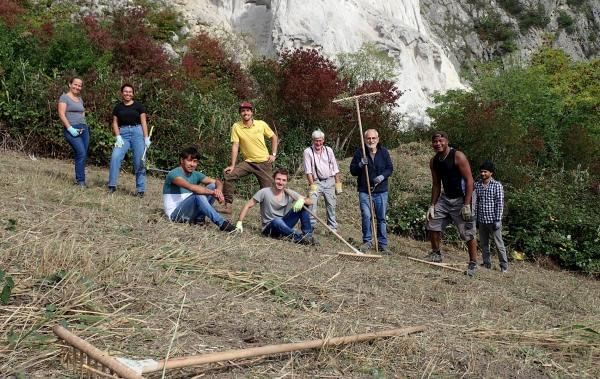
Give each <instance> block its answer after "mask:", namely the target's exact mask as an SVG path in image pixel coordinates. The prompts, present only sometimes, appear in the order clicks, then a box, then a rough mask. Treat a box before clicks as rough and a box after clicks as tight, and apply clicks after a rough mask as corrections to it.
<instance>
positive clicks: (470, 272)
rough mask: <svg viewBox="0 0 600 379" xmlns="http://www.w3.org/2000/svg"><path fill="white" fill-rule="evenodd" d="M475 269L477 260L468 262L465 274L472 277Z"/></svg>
mask: <svg viewBox="0 0 600 379" xmlns="http://www.w3.org/2000/svg"><path fill="white" fill-rule="evenodd" d="M476 271H477V262H473V261H471V262H469V266H467V272H466V274H467V276H469V277H471V278H472V277H474V276H475V272H476Z"/></svg>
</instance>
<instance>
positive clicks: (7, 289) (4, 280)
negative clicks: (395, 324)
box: [0, 270, 15, 305]
mask: <svg viewBox="0 0 600 379" xmlns="http://www.w3.org/2000/svg"><path fill="white" fill-rule="evenodd" d="M0 286H2V292H0V302H1V303H2V304H4V305H6V304H8V300H9V298H10V294H11V292H12V290H13V288H14V287H15V282H14V281H13V278H12V276H6V272H4V271H3V270H0Z"/></svg>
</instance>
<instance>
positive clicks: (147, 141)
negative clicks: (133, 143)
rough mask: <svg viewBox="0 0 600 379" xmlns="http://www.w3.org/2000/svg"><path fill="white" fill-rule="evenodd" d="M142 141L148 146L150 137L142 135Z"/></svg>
mask: <svg viewBox="0 0 600 379" xmlns="http://www.w3.org/2000/svg"><path fill="white" fill-rule="evenodd" d="M144 143H145V144H146V147H150V137H144Z"/></svg>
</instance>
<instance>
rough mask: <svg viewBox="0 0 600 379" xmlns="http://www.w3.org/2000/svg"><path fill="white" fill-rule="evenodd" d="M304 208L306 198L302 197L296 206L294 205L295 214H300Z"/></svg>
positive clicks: (295, 203)
mask: <svg viewBox="0 0 600 379" xmlns="http://www.w3.org/2000/svg"><path fill="white" fill-rule="evenodd" d="M303 206H304V198H303V197H301V198H299V199H298V200H296V201H295V202H294V205H292V209H293V210H294V212H300V211H301V210H302V207H303Z"/></svg>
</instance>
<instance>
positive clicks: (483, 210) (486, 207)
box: [475, 178, 504, 224]
mask: <svg viewBox="0 0 600 379" xmlns="http://www.w3.org/2000/svg"><path fill="white" fill-rule="evenodd" d="M475 193H476V196H477V211H476V212H477V222H479V223H480V224H493V223H495V222H499V221H501V220H502V210H503V208H504V189H503V188H502V184H501V183H500V182H498V181H496V180H494V179H493V178H492V179H490V181H489V183H488V184H487V185H484V184H483V182H481V181H477V182H475Z"/></svg>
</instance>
